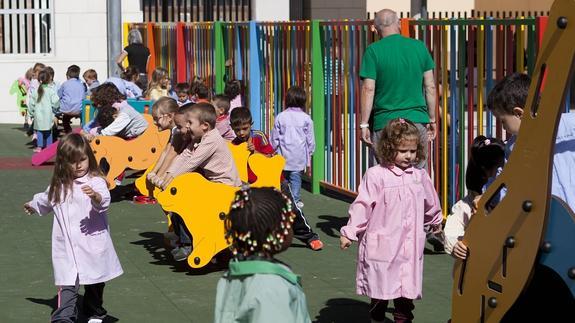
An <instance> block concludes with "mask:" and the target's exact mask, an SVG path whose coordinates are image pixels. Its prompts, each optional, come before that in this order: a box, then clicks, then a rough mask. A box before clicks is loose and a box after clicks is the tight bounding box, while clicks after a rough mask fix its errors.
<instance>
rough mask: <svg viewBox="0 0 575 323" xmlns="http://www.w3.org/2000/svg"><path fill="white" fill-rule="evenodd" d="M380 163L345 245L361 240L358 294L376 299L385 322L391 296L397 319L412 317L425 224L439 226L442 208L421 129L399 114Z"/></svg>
mask: <svg viewBox="0 0 575 323" xmlns="http://www.w3.org/2000/svg"><path fill="white" fill-rule="evenodd" d="M377 153H378V154H379V160H380V163H381V164H380V165H377V166H373V167H371V168H369V169H368V170H367V172H366V173H365V175H364V176H363V179H362V181H361V184H360V186H359V194H358V196H357V198H356V199H355V201H354V202H353V203H352V204H351V206H350V207H349V221H348V223H347V225H345V226H344V227H342V228H341V230H340V232H341V237H340V247H341V248H342V249H347V248H348V247H349V246H350V245H351V242H352V241H358V242H359V254H358V262H357V277H356V285H357V293H358V294H360V295H366V296H369V297H370V298H371V309H370V314H371V319H372V322H383V321H384V320H385V311H386V309H387V305H388V301H389V300H393V303H394V307H395V310H394V313H393V316H394V319H395V322H412V320H413V314H412V311H413V309H414V305H413V300H414V299H419V298H421V290H422V280H423V249H424V246H425V231H424V225H432V227H433V228H434V230H438V229H439V227H440V225H441V220H442V216H441V209H440V204H439V199H438V197H437V193H436V192H435V189H434V188H433V183H432V182H431V179H430V178H429V175H428V174H427V172H426V171H425V170H422V169H418V168H415V167H414V165H416V164H417V162H419V161H420V160H421V159H423V158H425V156H424V153H423V144H422V143H421V141H420V135H419V130H418V129H417V127H416V126H415V124H413V123H412V122H411V121H409V120H405V119H393V120H391V121H390V122H389V124H388V125H387V126H386V127H385V128H384V129H383V131H382V135H381V138H380V140H379V142H378V143H377Z"/></svg>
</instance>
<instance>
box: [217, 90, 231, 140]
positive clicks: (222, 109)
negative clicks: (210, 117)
mask: <svg viewBox="0 0 575 323" xmlns="http://www.w3.org/2000/svg"><path fill="white" fill-rule="evenodd" d="M212 104H213V106H214V108H216V116H217V118H216V129H218V131H219V132H220V134H221V135H222V137H223V138H224V139H225V140H234V138H236V135H235V134H234V131H233V130H232V127H231V126H230V115H229V113H228V111H229V110H230V99H229V98H228V97H227V96H225V95H222V94H218V95H216V96H214V97H213V98H212Z"/></svg>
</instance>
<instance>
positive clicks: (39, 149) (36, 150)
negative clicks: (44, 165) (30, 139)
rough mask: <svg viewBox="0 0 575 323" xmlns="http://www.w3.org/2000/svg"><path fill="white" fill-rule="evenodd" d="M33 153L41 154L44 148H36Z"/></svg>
mask: <svg viewBox="0 0 575 323" xmlns="http://www.w3.org/2000/svg"><path fill="white" fill-rule="evenodd" d="M32 151H33V152H35V153H39V152H41V151H42V148H41V147H36V148H34V149H32Z"/></svg>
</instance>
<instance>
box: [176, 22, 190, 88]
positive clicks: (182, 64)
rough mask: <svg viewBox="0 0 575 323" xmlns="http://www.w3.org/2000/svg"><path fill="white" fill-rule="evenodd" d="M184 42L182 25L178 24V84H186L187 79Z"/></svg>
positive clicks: (181, 23)
mask: <svg viewBox="0 0 575 323" xmlns="http://www.w3.org/2000/svg"><path fill="white" fill-rule="evenodd" d="M185 44H186V43H185V40H184V23H183V22H178V24H177V25H176V64H177V66H178V67H177V73H178V74H177V78H176V79H177V81H178V83H182V82H186V80H187V79H188V76H187V75H186V74H187V67H188V64H187V63H186V45H185Z"/></svg>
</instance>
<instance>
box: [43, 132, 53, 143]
mask: <svg viewBox="0 0 575 323" xmlns="http://www.w3.org/2000/svg"><path fill="white" fill-rule="evenodd" d="M44 136H45V137H44V138H45V139H46V147H48V146H50V145H51V144H52V142H54V140H53V139H52V138H54V137H52V130H48V131H46V133H45V134H44Z"/></svg>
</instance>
